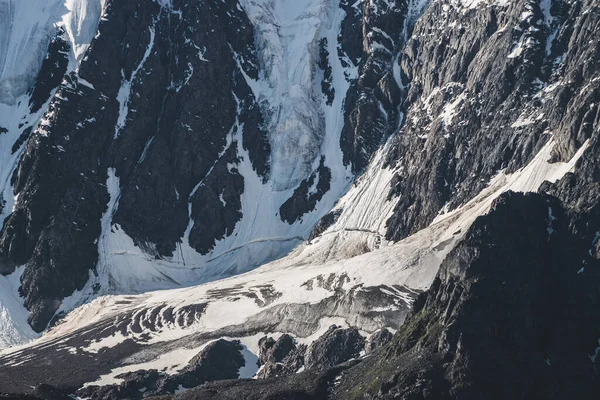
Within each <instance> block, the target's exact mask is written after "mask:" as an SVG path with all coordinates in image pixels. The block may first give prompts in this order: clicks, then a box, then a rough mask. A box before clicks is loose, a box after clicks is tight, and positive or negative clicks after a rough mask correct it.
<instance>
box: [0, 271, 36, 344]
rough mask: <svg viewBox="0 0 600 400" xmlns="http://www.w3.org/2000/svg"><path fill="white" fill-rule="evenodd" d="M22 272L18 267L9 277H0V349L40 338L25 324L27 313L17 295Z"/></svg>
mask: <svg viewBox="0 0 600 400" xmlns="http://www.w3.org/2000/svg"><path fill="white" fill-rule="evenodd" d="M24 270H25V268H24V267H19V268H17V269H16V270H15V272H13V273H12V274H10V275H7V276H3V275H0V349H3V348H6V347H10V346H17V345H21V344H24V343H26V342H28V341H30V340H33V339H35V338H37V337H39V336H40V335H39V334H38V333H35V332H34V331H33V330H32V329H31V327H30V326H29V324H28V323H27V317H28V316H29V313H28V312H27V310H26V309H25V307H24V306H23V299H22V298H21V297H20V296H19V293H18V288H19V286H20V285H21V282H20V280H21V275H22V274H23V271H24Z"/></svg>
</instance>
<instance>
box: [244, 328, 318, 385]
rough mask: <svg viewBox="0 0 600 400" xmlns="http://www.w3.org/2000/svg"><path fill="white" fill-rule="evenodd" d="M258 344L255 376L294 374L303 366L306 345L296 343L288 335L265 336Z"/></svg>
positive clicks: (268, 376) (266, 376)
mask: <svg viewBox="0 0 600 400" xmlns="http://www.w3.org/2000/svg"><path fill="white" fill-rule="evenodd" d="M258 345H259V347H260V349H259V363H260V369H259V371H258V373H257V374H256V377H257V378H261V379H264V378H271V377H276V376H284V375H290V374H295V373H296V372H298V371H300V370H301V369H302V367H303V366H304V355H305V353H306V347H307V346H306V345H303V344H297V343H296V341H295V339H294V338H293V337H292V336H290V335H287V334H284V335H282V336H280V337H279V338H278V339H277V340H274V339H273V338H271V337H267V336H265V337H264V338H262V339H261V340H260V341H259V343H258Z"/></svg>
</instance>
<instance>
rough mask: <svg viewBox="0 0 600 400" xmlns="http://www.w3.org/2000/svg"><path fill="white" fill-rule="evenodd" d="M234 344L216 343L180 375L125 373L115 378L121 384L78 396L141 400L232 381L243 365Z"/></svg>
mask: <svg viewBox="0 0 600 400" xmlns="http://www.w3.org/2000/svg"><path fill="white" fill-rule="evenodd" d="M241 350H242V346H241V345H240V343H239V342H238V341H233V342H231V341H227V340H223V339H220V340H217V341H215V342H212V343H210V344H209V345H208V346H206V348H204V349H203V350H202V351H201V352H200V353H199V354H197V355H196V356H194V358H192V359H191V360H190V362H189V363H188V365H187V366H186V367H185V368H183V369H182V370H181V371H179V372H177V373H175V374H172V375H168V374H165V373H164V372H160V371H157V370H155V369H153V370H148V371H146V370H143V371H135V372H127V373H124V374H122V375H120V376H119V379H122V381H123V382H122V383H120V384H116V385H109V386H100V387H99V386H88V387H86V388H83V389H81V390H79V392H78V395H79V396H83V397H86V398H90V399H93V400H94V399H98V400H101V399H141V398H143V397H148V396H156V395H160V394H173V393H175V391H177V390H182V389H189V388H194V387H196V386H199V385H200V384H202V383H205V382H210V381H216V380H223V379H235V378H237V377H238V376H239V375H238V373H239V369H240V368H241V367H243V366H244V365H245V360H244V357H243V356H242V354H241V353H240V351H241Z"/></svg>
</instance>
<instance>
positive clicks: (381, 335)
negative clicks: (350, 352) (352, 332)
mask: <svg viewBox="0 0 600 400" xmlns="http://www.w3.org/2000/svg"><path fill="white" fill-rule="evenodd" d="M393 337H394V335H393V334H392V332H390V331H389V330H387V329H385V328H383V329H380V330H378V331H377V332H375V333H373V334H372V335H371V336H369V337H368V338H367V343H366V344H365V351H366V352H367V354H368V353H372V352H373V351H375V350H377V349H378V348H380V347H383V346H385V345H386V344H388V343H389V342H390V341H391V340H392V338H393Z"/></svg>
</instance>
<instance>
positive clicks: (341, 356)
mask: <svg viewBox="0 0 600 400" xmlns="http://www.w3.org/2000/svg"><path fill="white" fill-rule="evenodd" d="M364 347H365V339H364V338H363V337H362V336H361V335H360V333H358V330H357V329H356V328H346V329H343V328H340V327H339V326H337V325H332V326H331V327H330V328H329V329H328V330H327V332H325V333H324V334H323V336H321V337H320V338H318V339H317V340H315V341H314V342H313V343H311V344H310V346H308V349H307V351H306V356H305V357H304V365H305V367H306V369H312V368H317V369H321V370H326V369H328V368H331V367H333V366H335V365H338V364H341V363H343V362H345V361H348V360H350V359H352V358H358V357H359V355H360V352H361V351H362V350H363V349H364Z"/></svg>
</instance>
